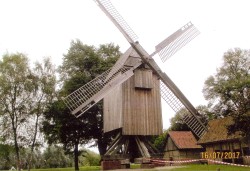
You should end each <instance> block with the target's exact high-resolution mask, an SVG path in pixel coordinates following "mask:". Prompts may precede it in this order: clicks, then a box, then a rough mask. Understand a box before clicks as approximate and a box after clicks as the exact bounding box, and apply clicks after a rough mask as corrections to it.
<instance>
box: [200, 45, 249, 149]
mask: <svg viewBox="0 0 250 171" xmlns="http://www.w3.org/2000/svg"><path fill="white" fill-rule="evenodd" d="M223 60H224V62H223V64H222V66H221V67H220V68H219V69H217V73H216V74H215V75H214V76H210V77H209V78H208V79H207V80H206V82H205V86H204V89H203V93H204V96H205V98H206V99H207V100H209V102H210V103H211V104H213V105H212V112H213V113H214V115H217V116H218V117H220V116H229V115H230V116H232V117H233V119H234V122H235V124H234V125H232V126H230V127H229V131H230V133H234V132H235V131H241V132H242V134H243V136H245V137H248V144H249V146H250V127H249V122H250V50H243V49H240V48H235V49H230V50H228V51H227V52H225V53H224V56H223Z"/></svg>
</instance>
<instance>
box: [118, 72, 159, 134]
mask: <svg viewBox="0 0 250 171" xmlns="http://www.w3.org/2000/svg"><path fill="white" fill-rule="evenodd" d="M122 86H123V88H122V89H123V121H124V125H123V129H122V132H123V134H124V135H159V134H161V133H162V113H161V95H160V82H159V80H158V78H157V77H156V76H155V75H153V76H152V89H151V90H150V91H149V90H144V89H135V79H134V76H133V77H131V78H130V79H129V80H128V81H126V82H125V83H124V84H122Z"/></svg>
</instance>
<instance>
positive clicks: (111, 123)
mask: <svg viewBox="0 0 250 171" xmlns="http://www.w3.org/2000/svg"><path fill="white" fill-rule="evenodd" d="M103 105H104V107H103V109H104V110H103V115H104V116H103V120H104V125H103V127H104V128H103V129H104V132H109V131H112V130H114V129H118V128H121V127H122V86H121V85H119V86H117V87H116V88H115V89H114V90H113V91H111V92H110V93H109V94H108V95H106V96H105V98H104V100H103Z"/></svg>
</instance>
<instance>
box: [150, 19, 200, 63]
mask: <svg viewBox="0 0 250 171" xmlns="http://www.w3.org/2000/svg"><path fill="white" fill-rule="evenodd" d="M199 33H200V32H199V31H198V30H197V29H196V27H195V26H194V25H193V24H192V23H191V22H189V23H187V24H186V25H184V26H183V27H181V28H180V29H179V30H177V31H176V32H174V33H173V34H172V35H170V36H169V37H168V38H166V39H165V40H163V41H162V42H161V43H159V44H158V45H157V46H156V47H155V52H154V53H153V55H154V54H155V53H158V54H159V56H160V57H161V60H162V61H163V62H165V61H166V60H167V59H168V58H170V57H171V56H173V55H174V54H175V53H176V52H177V51H178V50H179V49H181V48H182V47H184V46H185V45H186V44H187V43H188V42H190V41H191V40H192V39H194V38H195V37H196V36H197V35H198V34H199ZM153 55H151V56H153Z"/></svg>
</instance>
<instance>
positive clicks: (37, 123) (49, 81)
mask: <svg viewBox="0 0 250 171" xmlns="http://www.w3.org/2000/svg"><path fill="white" fill-rule="evenodd" d="M32 74H33V80H34V81H33V82H34V90H33V93H32V103H31V106H30V113H31V114H32V115H31V116H30V122H29V125H28V127H26V130H27V132H28V134H29V137H30V138H29V139H30V141H29V147H30V153H29V158H28V160H27V161H28V170H30V164H31V160H32V156H33V155H32V153H33V151H34V149H35V147H36V146H38V145H41V143H42V142H40V144H39V142H38V138H39V137H41V133H40V129H41V121H42V119H43V117H42V114H43V113H44V112H45V110H46V107H47V106H48V104H50V103H52V100H53V99H54V97H55V88H56V76H55V67H54V66H53V65H52V63H51V61H50V59H49V58H44V59H43V62H42V63H39V62H36V63H35V67H34V69H33V73H32Z"/></svg>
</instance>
